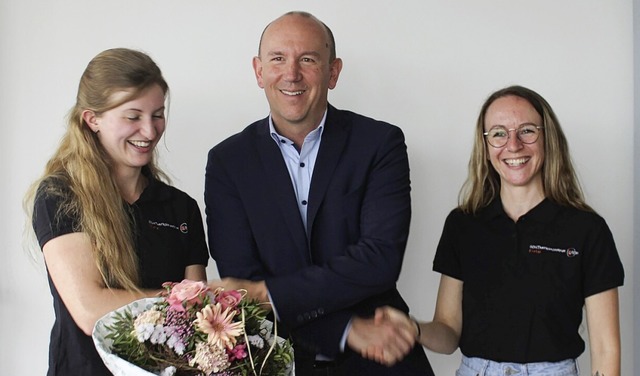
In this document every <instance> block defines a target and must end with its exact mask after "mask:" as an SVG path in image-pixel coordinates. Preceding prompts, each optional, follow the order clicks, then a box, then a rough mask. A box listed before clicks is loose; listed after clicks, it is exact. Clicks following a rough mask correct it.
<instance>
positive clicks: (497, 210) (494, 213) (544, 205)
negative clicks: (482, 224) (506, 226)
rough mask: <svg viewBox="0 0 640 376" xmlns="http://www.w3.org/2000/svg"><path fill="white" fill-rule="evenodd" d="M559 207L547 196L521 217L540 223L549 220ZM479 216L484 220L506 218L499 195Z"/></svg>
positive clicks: (558, 210)
mask: <svg viewBox="0 0 640 376" xmlns="http://www.w3.org/2000/svg"><path fill="white" fill-rule="evenodd" d="M561 209H562V207H561V206H560V205H558V204H556V203H554V202H553V201H551V200H549V199H548V198H545V199H544V200H542V201H541V202H540V203H539V204H538V205H536V206H534V207H533V208H532V209H531V210H529V211H528V212H527V213H525V214H524V215H523V216H522V217H521V218H527V219H528V220H534V221H536V222H542V223H546V222H551V221H552V220H553V219H554V218H555V216H556V214H557V213H558V212H560V210H561ZM480 216H482V217H483V218H484V219H485V220H491V219H495V218H496V217H507V218H508V216H507V213H506V212H505V211H504V209H503V207H502V199H500V196H499V195H498V196H497V197H496V198H495V199H494V200H493V201H491V203H490V204H489V205H487V207H485V208H484V209H483V210H482V211H481V213H480Z"/></svg>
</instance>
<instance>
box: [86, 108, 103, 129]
mask: <svg viewBox="0 0 640 376" xmlns="http://www.w3.org/2000/svg"><path fill="white" fill-rule="evenodd" d="M82 120H84V122H85V123H86V124H87V125H88V126H89V128H90V129H91V131H92V132H93V133H98V132H99V131H100V125H99V124H98V116H97V115H96V113H95V112H93V111H92V110H84V111H82Z"/></svg>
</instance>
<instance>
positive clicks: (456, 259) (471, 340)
mask: <svg viewBox="0 0 640 376" xmlns="http://www.w3.org/2000/svg"><path fill="white" fill-rule="evenodd" d="M433 270H434V271H437V272H440V273H442V274H445V275H448V276H450V277H453V278H456V279H458V280H461V281H463V282H464V287H463V300H462V314H463V325H462V326H463V328H462V336H461V338H460V350H461V351H462V353H463V354H464V355H466V356H468V357H481V358H485V359H491V360H494V361H499V362H517V363H528V362H543V361H546V362H553V361H560V360H564V359H570V358H577V357H578V356H579V355H580V354H581V353H582V352H583V351H584V348H585V345H584V341H583V340H582V338H581V337H580V335H579V333H578V329H579V326H580V324H581V322H582V308H583V305H584V300H585V298H586V297H588V296H590V295H593V294H597V293H599V292H602V291H605V290H608V289H611V288H614V287H617V286H621V285H622V284H623V280H624V271H623V268H622V263H621V262H620V257H619V256H618V252H617V250H616V246H615V243H614V240H613V236H612V234H611V231H610V230H609V227H608V226H607V224H606V223H605V221H604V219H603V218H602V217H600V216H599V215H597V214H595V213H590V212H585V211H581V210H578V209H575V208H571V207H565V206H559V205H556V204H554V203H552V202H551V201H550V200H548V199H546V200H544V201H542V202H541V203H540V204H538V205H537V206H536V207H535V208H533V209H531V211H529V212H528V213H527V214H525V215H524V216H522V217H521V218H520V219H519V220H518V221H517V222H513V220H511V219H510V218H509V217H508V216H507V214H506V213H505V212H504V210H503V208H502V202H501V201H500V199H496V200H495V201H493V202H492V203H491V204H490V205H489V206H488V207H486V208H484V209H483V210H482V211H481V212H480V213H478V214H477V215H475V216H474V215H470V214H464V213H462V212H461V211H460V210H459V209H455V210H453V211H452V212H451V213H450V214H449V216H448V217H447V220H446V222H445V225H444V230H443V233H442V237H441V239H440V243H439V245H438V249H437V252H436V256H435V259H434V262H433Z"/></svg>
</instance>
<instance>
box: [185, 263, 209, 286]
mask: <svg viewBox="0 0 640 376" xmlns="http://www.w3.org/2000/svg"><path fill="white" fill-rule="evenodd" d="M184 278H185V279H190V280H192V281H203V282H206V281H207V269H206V268H205V267H204V265H189V266H187V267H186V268H185V269H184Z"/></svg>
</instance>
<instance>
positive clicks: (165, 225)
mask: <svg viewBox="0 0 640 376" xmlns="http://www.w3.org/2000/svg"><path fill="white" fill-rule="evenodd" d="M149 226H150V227H151V228H153V229H156V230H159V229H160V228H172V229H174V230H178V231H180V232H181V233H183V234H187V233H189V227H188V226H187V224H186V223H182V224H180V226H176V225H172V224H171V223H166V222H155V221H151V220H149Z"/></svg>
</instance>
